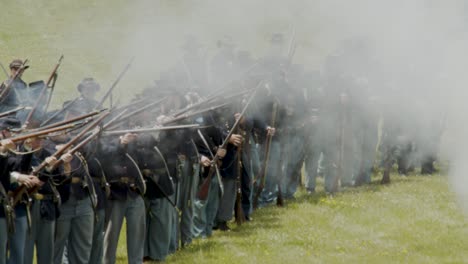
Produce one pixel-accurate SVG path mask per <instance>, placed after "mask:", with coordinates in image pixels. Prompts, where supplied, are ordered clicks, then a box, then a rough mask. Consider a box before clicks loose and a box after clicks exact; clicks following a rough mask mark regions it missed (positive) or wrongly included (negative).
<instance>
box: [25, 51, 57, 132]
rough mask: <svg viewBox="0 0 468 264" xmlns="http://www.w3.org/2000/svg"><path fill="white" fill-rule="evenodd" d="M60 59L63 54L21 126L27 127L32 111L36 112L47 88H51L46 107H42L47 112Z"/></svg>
mask: <svg viewBox="0 0 468 264" xmlns="http://www.w3.org/2000/svg"><path fill="white" fill-rule="evenodd" d="M62 60H63V55H62V56H60V58H59V60H58V62H57V64H56V65H55V67H54V69H53V70H52V72H51V73H50V75H49V78H48V79H47V82H46V83H45V86H44V87H43V88H42V90H41V93H40V94H39V96H38V97H37V99H36V102H35V103H34V106H33V108H32V109H31V111H29V114H28V116H27V117H26V120H25V121H24V124H23V126H24V127H25V128H28V126H29V123H30V122H31V119H32V117H33V115H34V113H35V112H36V110H37V108H38V107H39V106H40V105H41V103H42V100H43V98H44V96H45V95H46V91H47V89H48V88H50V89H51V91H50V95H49V98H48V99H47V103H46V107H45V109H44V113H45V112H47V108H48V106H49V103H50V99H51V98H52V92H53V90H54V86H55V81H56V80H57V70H58V68H59V67H60V64H61V63H62Z"/></svg>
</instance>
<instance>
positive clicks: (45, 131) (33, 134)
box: [9, 123, 81, 142]
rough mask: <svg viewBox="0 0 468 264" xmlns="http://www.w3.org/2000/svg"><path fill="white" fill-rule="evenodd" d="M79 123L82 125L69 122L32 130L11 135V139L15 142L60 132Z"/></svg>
mask: <svg viewBox="0 0 468 264" xmlns="http://www.w3.org/2000/svg"><path fill="white" fill-rule="evenodd" d="M79 125H81V124H80V123H73V124H67V125H63V126H58V127H53V128H49V129H43V130H39V131H35V132H31V133H26V134H20V135H16V136H14V137H11V138H9V139H10V140H11V141H13V142H21V141H24V140H26V139H28V138H33V137H40V136H44V135H48V134H51V133H55V132H59V131H62V130H67V129H72V128H76V127H77V126H79Z"/></svg>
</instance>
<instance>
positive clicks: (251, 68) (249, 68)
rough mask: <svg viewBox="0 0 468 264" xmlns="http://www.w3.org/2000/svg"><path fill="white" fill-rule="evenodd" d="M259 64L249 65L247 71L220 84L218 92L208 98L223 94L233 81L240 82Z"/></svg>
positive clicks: (257, 62)
mask: <svg viewBox="0 0 468 264" xmlns="http://www.w3.org/2000/svg"><path fill="white" fill-rule="evenodd" d="M259 63H260V61H258V60H257V61H255V62H254V63H253V64H252V65H250V66H249V67H248V68H247V69H245V70H244V71H243V72H241V73H240V74H239V75H237V76H236V77H234V78H232V79H231V80H229V81H227V82H225V83H224V84H222V85H221V86H220V87H221V89H219V90H216V91H214V92H213V93H211V94H209V95H208V97H214V96H217V95H219V94H220V93H222V92H224V91H225V90H226V89H228V88H229V85H230V84H231V83H233V82H235V81H238V80H241V79H242V78H243V77H244V76H245V75H247V73H249V72H250V71H252V70H253V69H254V68H255V67H256V66H258V64H259Z"/></svg>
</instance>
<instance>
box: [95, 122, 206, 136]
mask: <svg viewBox="0 0 468 264" xmlns="http://www.w3.org/2000/svg"><path fill="white" fill-rule="evenodd" d="M199 127H200V125H199V124H192V125H180V126H166V127H164V126H162V127H152V128H137V129H126V130H113V131H104V132H102V135H103V136H115V135H124V134H127V133H133V134H136V133H151V132H159V131H165V130H174V129H188V128H199Z"/></svg>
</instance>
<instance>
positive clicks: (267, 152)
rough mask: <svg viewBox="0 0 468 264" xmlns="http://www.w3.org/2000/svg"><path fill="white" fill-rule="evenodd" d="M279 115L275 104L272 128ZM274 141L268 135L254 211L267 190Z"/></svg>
mask: <svg viewBox="0 0 468 264" xmlns="http://www.w3.org/2000/svg"><path fill="white" fill-rule="evenodd" d="M277 113H278V103H277V102H274V103H273V109H272V113H271V122H270V127H275V123H276V115H277ZM272 139H273V136H272V135H271V134H269V135H267V140H266V144H265V155H264V161H263V165H262V168H261V170H260V172H259V173H258V175H259V176H258V177H257V179H258V185H257V191H256V192H255V196H254V200H253V208H254V209H257V208H258V199H259V198H260V194H261V193H262V191H263V188H265V183H266V174H267V171H268V162H269V160H270V146H271V141H272Z"/></svg>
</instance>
